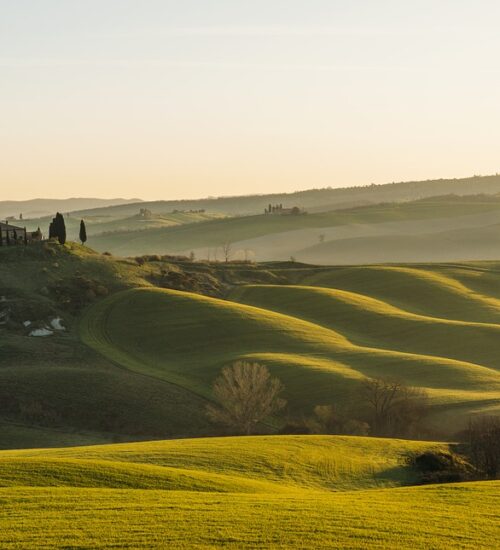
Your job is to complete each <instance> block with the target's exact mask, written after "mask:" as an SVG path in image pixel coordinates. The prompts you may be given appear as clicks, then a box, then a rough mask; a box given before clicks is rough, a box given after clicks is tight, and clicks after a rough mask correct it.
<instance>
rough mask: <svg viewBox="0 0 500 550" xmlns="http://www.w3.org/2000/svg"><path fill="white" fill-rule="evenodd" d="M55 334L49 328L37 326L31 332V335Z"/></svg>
mask: <svg viewBox="0 0 500 550" xmlns="http://www.w3.org/2000/svg"><path fill="white" fill-rule="evenodd" d="M53 334H54V333H53V332H52V331H51V330H49V329H48V328H37V329H35V330H32V331H31V332H30V336H52V335H53Z"/></svg>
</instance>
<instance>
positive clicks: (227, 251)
mask: <svg viewBox="0 0 500 550" xmlns="http://www.w3.org/2000/svg"><path fill="white" fill-rule="evenodd" d="M221 248H222V253H223V254H224V261H225V262H226V264H227V262H229V260H230V259H231V256H232V254H233V245H232V244H231V243H230V242H229V241H226V242H225V243H224V244H223V245H222V247H221Z"/></svg>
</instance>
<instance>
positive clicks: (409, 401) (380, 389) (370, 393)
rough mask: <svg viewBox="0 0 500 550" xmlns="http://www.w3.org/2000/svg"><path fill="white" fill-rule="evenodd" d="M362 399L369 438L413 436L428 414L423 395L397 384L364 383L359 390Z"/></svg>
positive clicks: (379, 381) (421, 392)
mask: <svg viewBox="0 0 500 550" xmlns="http://www.w3.org/2000/svg"><path fill="white" fill-rule="evenodd" d="M362 399H363V402H364V403H365V405H366V406H367V408H368V414H369V422H370V425H371V433H372V435H378V436H403V435H409V434H414V432H415V431H416V430H418V428H419V425H420V423H421V421H422V420H423V418H424V417H425V416H426V415H427V412H428V398H427V394H426V393H425V391H423V390H421V389H419V388H413V387H410V386H406V385H405V384H404V383H403V382H401V381H399V380H389V379H384V378H370V379H368V380H367V381H366V382H364V383H363V386H362Z"/></svg>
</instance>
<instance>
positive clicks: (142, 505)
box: [0, 436, 500, 548]
mask: <svg viewBox="0 0 500 550" xmlns="http://www.w3.org/2000/svg"><path fill="white" fill-rule="evenodd" d="M439 447H442V445H439V444H434V443H418V442H408V441H398V440H383V439H369V438H355V437H335V436H286V437H285V436H281V437H276V436H274V437H246V438H234V437H232V438H221V439H217V438H215V439H198V440H178V441H168V442H165V441H158V442H151V443H135V444H122V445H103V446H97V447H79V448H68V449H54V450H32V451H9V452H5V451H4V452H1V453H0V499H1V501H2V506H1V508H0V544H1V546H2V548H50V547H56V546H57V547H61V546H64V547H65V548H116V547H118V546H119V547H121V548H137V547H148V548H151V547H155V548H156V547H166V546H170V547H176V548H198V547H199V548H210V547H214V548H215V547H220V546H227V547H230V548H237V547H250V548H252V547H255V546H258V545H259V546H264V547H276V546H283V547H296V548H313V547H314V548H318V547H324V548H347V547H349V548H367V547H370V548H409V547H412V548H455V547H456V548H459V547H460V548H491V547H492V544H493V543H494V541H495V540H496V537H497V536H498V521H497V520H498V507H497V505H498V490H499V488H500V487H499V484H498V482H481V483H467V484H453V485H443V486H426V487H407V485H409V484H412V483H415V482H416V481H417V476H416V474H415V472H413V471H412V469H411V468H410V467H409V466H408V465H407V463H406V456H407V455H408V453H414V452H421V451H424V450H426V449H433V448H439ZM395 517H397V521H395Z"/></svg>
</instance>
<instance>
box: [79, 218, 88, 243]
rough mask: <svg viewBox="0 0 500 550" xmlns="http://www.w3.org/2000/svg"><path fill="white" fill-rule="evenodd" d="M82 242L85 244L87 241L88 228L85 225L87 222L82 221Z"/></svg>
mask: <svg viewBox="0 0 500 550" xmlns="http://www.w3.org/2000/svg"><path fill="white" fill-rule="evenodd" d="M80 242H81V243H82V244H85V243H86V242H87V228H86V227H85V222H84V221H83V220H81V221H80Z"/></svg>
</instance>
